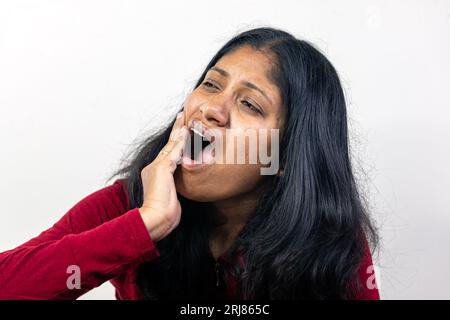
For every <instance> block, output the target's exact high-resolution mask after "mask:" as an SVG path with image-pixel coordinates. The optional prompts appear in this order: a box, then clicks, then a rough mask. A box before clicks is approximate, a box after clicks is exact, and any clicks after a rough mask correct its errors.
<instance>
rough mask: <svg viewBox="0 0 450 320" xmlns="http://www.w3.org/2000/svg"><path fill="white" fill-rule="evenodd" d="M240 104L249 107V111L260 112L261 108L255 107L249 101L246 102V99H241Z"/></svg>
mask: <svg viewBox="0 0 450 320" xmlns="http://www.w3.org/2000/svg"><path fill="white" fill-rule="evenodd" d="M241 102H242V104H243V105H244V106H246V107H247V108H249V109H250V110H251V111H253V112H256V113H259V114H262V112H261V110H259V108H257V107H255V106H254V105H253V104H251V103H250V102H248V101H247V100H242V101H241Z"/></svg>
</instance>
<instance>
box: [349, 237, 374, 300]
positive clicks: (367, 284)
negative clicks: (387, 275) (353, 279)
mask: <svg viewBox="0 0 450 320" xmlns="http://www.w3.org/2000/svg"><path fill="white" fill-rule="evenodd" d="M358 277H359V284H358V286H357V288H358V289H356V294H355V299H356V300H380V293H379V291H378V284H377V281H376V278H375V266H374V265H373V262H372V255H371V253H370V248H369V245H368V244H367V242H366V246H365V253H364V258H363V260H362V262H361V265H360V267H359V270H358Z"/></svg>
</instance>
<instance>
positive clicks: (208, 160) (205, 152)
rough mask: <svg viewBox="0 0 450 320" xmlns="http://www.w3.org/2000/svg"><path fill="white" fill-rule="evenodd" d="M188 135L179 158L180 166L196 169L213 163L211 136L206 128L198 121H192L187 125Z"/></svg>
mask: <svg viewBox="0 0 450 320" xmlns="http://www.w3.org/2000/svg"><path fill="white" fill-rule="evenodd" d="M189 132H190V136H189V137H188V139H187V141H186V145H185V148H184V150H183V157H182V160H181V165H182V167H184V168H186V169H198V168H201V167H204V166H206V165H210V164H213V163H214V144H213V138H212V137H210V136H209V135H208V133H207V128H206V127H205V126H203V124H201V123H200V122H199V121H195V120H194V121H193V123H192V125H191V126H189Z"/></svg>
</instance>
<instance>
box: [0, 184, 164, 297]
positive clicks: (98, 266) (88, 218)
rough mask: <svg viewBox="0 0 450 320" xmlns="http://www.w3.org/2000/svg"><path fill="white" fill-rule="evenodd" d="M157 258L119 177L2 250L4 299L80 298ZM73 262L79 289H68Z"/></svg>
mask: <svg viewBox="0 0 450 320" xmlns="http://www.w3.org/2000/svg"><path fill="white" fill-rule="evenodd" d="M158 256H159V252H158V250H157V248H156V246H155V244H154V243H153V241H152V240H151V238H150V234H149V233H148V231H147V229H146V227H145V225H144V222H143V220H142V218H141V215H140V213H139V210H138V209H137V208H133V209H131V210H130V208H129V206H128V198H127V196H126V192H125V190H124V181H123V180H116V181H115V182H114V183H113V184H112V185H110V186H107V187H105V188H103V189H100V190H98V191H96V192H94V193H92V194H90V195H88V196H87V197H85V198H84V199H82V200H81V201H80V202H78V203H77V204H76V205H75V206H74V207H73V208H72V209H70V210H69V211H68V212H67V213H66V214H65V215H64V216H63V217H62V218H61V219H60V220H59V221H58V222H57V223H55V224H54V225H53V226H52V227H51V228H50V229H48V230H46V231H44V232H42V233H41V234H40V235H39V236H37V237H35V238H33V239H31V240H29V241H28V242H26V243H24V244H22V245H20V246H19V247H17V248H15V249H12V250H9V251H5V252H3V253H0V299H76V298H77V297H79V296H81V295H82V294H84V293H86V292H87V291H89V290H90V289H92V288H94V287H97V286H99V285H100V284H102V283H103V282H105V281H108V280H110V279H113V278H115V277H117V276H118V275H120V274H121V273H122V272H124V271H125V270H127V268H129V267H133V266H135V265H137V264H140V263H142V262H145V261H148V260H151V259H154V258H156V257H158ZM71 266H72V267H71ZM73 266H75V268H79V271H80V273H79V275H80V284H81V288H80V289H77V288H73V289H70V288H69V287H73V286H69V287H68V279H69V277H71V276H72V275H74V274H75V272H74V269H73V268H74V267H73ZM68 268H69V269H68ZM72 279H73V278H72ZM72 284H73V283H72Z"/></svg>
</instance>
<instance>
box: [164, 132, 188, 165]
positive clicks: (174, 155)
mask: <svg viewBox="0 0 450 320" xmlns="http://www.w3.org/2000/svg"><path fill="white" fill-rule="evenodd" d="M188 136H189V131H188V130H187V128H186V127H185V126H183V127H182V128H181V130H180V135H179V136H178V138H177V140H176V142H175V144H174V146H173V148H172V149H171V151H170V154H169V155H168V158H169V159H170V160H171V161H173V162H175V163H176V164H179V163H180V162H181V158H182V156H183V149H184V147H185V145H186V140H187V138H188Z"/></svg>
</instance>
